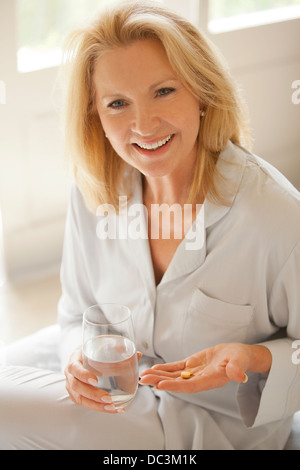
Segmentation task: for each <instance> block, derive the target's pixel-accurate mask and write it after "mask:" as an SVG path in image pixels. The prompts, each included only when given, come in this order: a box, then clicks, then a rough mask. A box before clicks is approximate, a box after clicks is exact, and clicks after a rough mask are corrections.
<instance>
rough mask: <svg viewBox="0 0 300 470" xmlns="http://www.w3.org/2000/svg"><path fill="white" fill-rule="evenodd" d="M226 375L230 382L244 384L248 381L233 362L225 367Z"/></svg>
mask: <svg viewBox="0 0 300 470" xmlns="http://www.w3.org/2000/svg"><path fill="white" fill-rule="evenodd" d="M226 374H227V377H228V378H229V379H230V380H233V381H234V382H238V383H246V382H247V380H248V377H247V375H246V374H245V372H244V371H243V370H242V369H241V367H240V366H239V365H237V364H236V363H234V362H233V361H229V362H228V364H227V366H226Z"/></svg>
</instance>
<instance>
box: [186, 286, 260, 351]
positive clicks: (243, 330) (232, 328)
mask: <svg viewBox="0 0 300 470" xmlns="http://www.w3.org/2000/svg"><path fill="white" fill-rule="evenodd" d="M253 313H254V309H253V307H252V306H251V305H236V304H231V303H228V302H224V301H222V300H219V299H215V298H213V297H208V296H207V295H206V294H204V293H203V292H202V291H201V290H200V289H196V290H195V291H194V293H193V295H192V298H191V301H190V303H189V305H188V308H187V311H186V316H185V321H184V324H183V333H182V351H183V356H184V357H186V356H190V355H191V354H194V353H196V352H198V351H201V350H202V349H205V348H208V347H211V346H215V345H217V344H220V343H232V342H240V343H243V342H244V343H245V342H246V340H247V330H248V326H249V324H250V322H251V320H252V318H253Z"/></svg>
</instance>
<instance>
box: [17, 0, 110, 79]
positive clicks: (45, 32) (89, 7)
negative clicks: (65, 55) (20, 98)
mask: <svg viewBox="0 0 300 470" xmlns="http://www.w3.org/2000/svg"><path fill="white" fill-rule="evenodd" d="M105 2H108V0H76V1H74V0H17V3H16V4H17V31H18V70H19V72H29V71H33V70H39V69H43V68H47V67H53V66H57V65H59V63H60V61H61V49H62V44H63V40H64V38H65V36H66V34H67V33H68V32H69V31H70V30H71V29H73V28H74V27H76V26H78V25H80V24H82V23H83V22H84V21H86V20H88V19H89V18H91V17H92V16H93V15H94V14H95V13H96V12H97V10H98V9H99V7H100V6H101V5H103V4H105Z"/></svg>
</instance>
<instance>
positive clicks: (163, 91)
mask: <svg viewBox="0 0 300 470" xmlns="http://www.w3.org/2000/svg"><path fill="white" fill-rule="evenodd" d="M173 91H175V90H174V88H161V89H160V90H158V92H157V94H158V96H164V95H169V94H170V93H172V92H173Z"/></svg>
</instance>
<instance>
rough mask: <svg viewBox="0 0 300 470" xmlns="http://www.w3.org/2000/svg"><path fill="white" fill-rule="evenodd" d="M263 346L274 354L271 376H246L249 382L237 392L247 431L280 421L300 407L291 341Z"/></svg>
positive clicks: (268, 343) (251, 374)
mask: <svg viewBox="0 0 300 470" xmlns="http://www.w3.org/2000/svg"><path fill="white" fill-rule="evenodd" d="M260 344H261V345H263V346H266V347H267V348H269V350H270V351H271V354H272V366H271V369H270V372H269V374H256V373H249V374H247V375H248V382H247V383H246V384H240V385H239V387H238V391H237V403H238V406H239V409H240V413H241V417H242V419H243V421H244V423H245V425H246V426H247V427H257V426H261V425H263V424H267V423H270V422H273V421H278V420H281V419H283V418H286V417H287V416H291V415H292V414H293V413H294V412H295V411H297V409H299V407H300V398H299V382H300V373H299V372H300V371H299V366H298V365H297V364H295V362H293V360H292V354H293V351H294V350H293V349H292V340H290V339H288V338H284V339H279V340H274V341H267V342H265V343H260ZM297 390H298V393H297Z"/></svg>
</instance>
